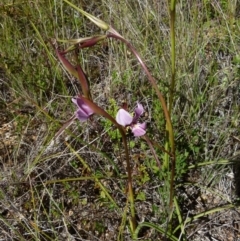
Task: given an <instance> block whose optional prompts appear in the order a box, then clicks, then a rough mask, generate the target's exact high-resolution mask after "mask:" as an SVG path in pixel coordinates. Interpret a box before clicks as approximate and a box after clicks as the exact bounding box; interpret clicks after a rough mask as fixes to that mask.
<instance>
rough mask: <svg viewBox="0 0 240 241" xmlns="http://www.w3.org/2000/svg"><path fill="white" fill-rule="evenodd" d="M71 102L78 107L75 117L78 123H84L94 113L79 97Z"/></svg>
mask: <svg viewBox="0 0 240 241" xmlns="http://www.w3.org/2000/svg"><path fill="white" fill-rule="evenodd" d="M72 102H73V103H74V104H75V105H76V106H77V107H78V109H77V110H76V112H75V115H76V117H77V118H78V119H79V120H80V121H82V122H83V121H86V120H87V119H88V118H89V117H90V116H91V115H92V114H93V113H94V112H93V110H92V109H91V108H90V107H89V106H88V105H87V104H86V103H85V102H84V100H83V99H81V98H80V97H76V98H72Z"/></svg>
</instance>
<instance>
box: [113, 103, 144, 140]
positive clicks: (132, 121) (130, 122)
mask: <svg viewBox="0 0 240 241" xmlns="http://www.w3.org/2000/svg"><path fill="white" fill-rule="evenodd" d="M143 112H144V109H143V106H142V105H141V104H139V103H137V107H136V108H135V110H134V116H133V117H132V116H131V115H130V113H129V112H127V111H126V110H124V109H120V110H119V111H118V113H117V116H116V121H117V123H118V124H120V125H122V126H124V127H127V126H130V128H131V130H132V133H133V135H134V136H143V135H145V133H146V127H147V126H146V123H145V122H144V123H138V119H139V118H140V116H141V115H142V114H143Z"/></svg>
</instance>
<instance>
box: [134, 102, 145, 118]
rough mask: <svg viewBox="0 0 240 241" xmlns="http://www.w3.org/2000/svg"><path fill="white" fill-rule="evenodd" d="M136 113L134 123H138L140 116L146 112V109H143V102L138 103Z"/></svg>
mask: <svg viewBox="0 0 240 241" xmlns="http://www.w3.org/2000/svg"><path fill="white" fill-rule="evenodd" d="M134 112H135V114H134V117H133V123H137V121H138V119H139V117H140V116H141V115H142V114H143V112H144V109H143V106H142V104H139V103H137V107H136V108H135V111H134Z"/></svg>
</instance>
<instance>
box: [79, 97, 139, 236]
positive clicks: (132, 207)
mask: <svg viewBox="0 0 240 241" xmlns="http://www.w3.org/2000/svg"><path fill="white" fill-rule="evenodd" d="M81 98H82V99H83V100H84V102H85V103H86V104H87V105H88V106H89V107H90V108H91V109H92V110H94V112H95V113H96V114H99V115H101V116H104V117H105V118H107V119H108V120H110V121H111V122H112V123H113V124H114V125H115V126H116V127H117V128H118V130H119V131H120V134H121V136H122V140H123V145H124V151H125V155H126V162H127V175H128V194H129V201H130V211H131V222H130V224H131V229H132V230H131V231H132V232H134V231H135V229H136V227H137V221H136V214H135V204H134V191H133V185H132V170H131V165H130V158H129V151H128V145H127V137H126V134H125V131H124V129H123V127H122V126H120V125H119V124H118V123H117V122H116V120H115V119H114V118H113V117H112V116H111V115H109V114H108V113H107V112H106V111H105V110H103V109H102V108H101V107H99V106H98V105H96V104H95V103H93V102H92V101H91V100H89V99H87V98H85V97H81Z"/></svg>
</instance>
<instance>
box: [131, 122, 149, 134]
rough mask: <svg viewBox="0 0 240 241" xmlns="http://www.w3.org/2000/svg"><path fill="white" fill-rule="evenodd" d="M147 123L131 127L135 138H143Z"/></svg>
mask: <svg viewBox="0 0 240 241" xmlns="http://www.w3.org/2000/svg"><path fill="white" fill-rule="evenodd" d="M146 127H147V125H146V123H141V124H140V123H138V124H135V125H133V126H132V127H131V129H132V133H133V135H134V136H143V135H145V133H146Z"/></svg>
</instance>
